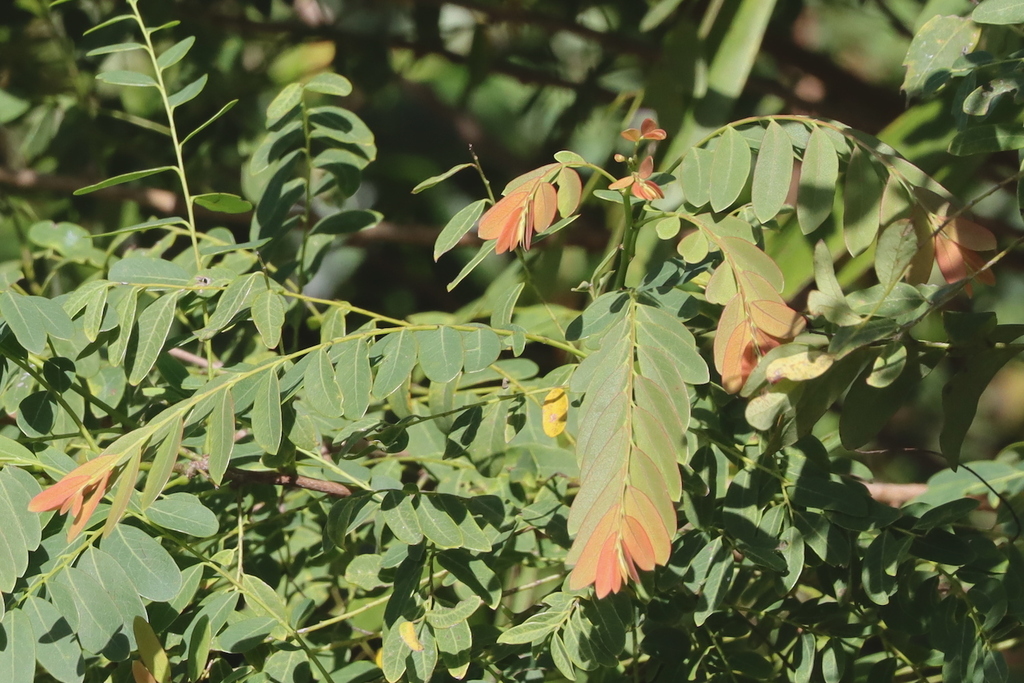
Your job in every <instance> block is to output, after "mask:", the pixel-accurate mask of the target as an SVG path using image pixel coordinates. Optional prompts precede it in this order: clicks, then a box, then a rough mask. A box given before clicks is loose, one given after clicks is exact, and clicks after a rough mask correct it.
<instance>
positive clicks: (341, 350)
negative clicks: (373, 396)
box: [335, 339, 373, 420]
mask: <svg viewBox="0 0 1024 683" xmlns="http://www.w3.org/2000/svg"><path fill="white" fill-rule="evenodd" d="M335 378H336V379H337V382H338V386H340V387H345V390H344V398H343V401H342V402H343V404H344V406H345V417H347V418H349V419H350V420H358V419H359V418H361V417H362V416H363V415H365V414H366V409H367V408H368V407H369V405H370V392H371V388H372V386H373V375H372V373H371V372H370V350H369V347H368V346H367V344H366V342H365V341H363V340H362V339H353V340H350V341H347V342H342V343H341V344H340V345H339V347H338V360H337V362H336V363H335Z"/></svg>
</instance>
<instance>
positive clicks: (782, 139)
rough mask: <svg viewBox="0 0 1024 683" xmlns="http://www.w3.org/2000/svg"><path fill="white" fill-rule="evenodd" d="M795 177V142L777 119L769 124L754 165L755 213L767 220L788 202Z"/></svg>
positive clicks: (752, 190)
mask: <svg viewBox="0 0 1024 683" xmlns="http://www.w3.org/2000/svg"><path fill="white" fill-rule="evenodd" d="M792 180H793V143H791V142H790V140H789V135H787V134H786V131H784V130H783V129H782V126H780V125H779V124H778V123H776V122H775V121H772V122H770V123H769V124H768V129H767V130H766V131H765V134H764V140H763V141H762V143H761V149H760V151H759V152H758V154H757V164H756V165H755V166H754V182H753V185H752V187H751V199H752V200H753V203H754V215H755V216H756V217H757V220H759V221H761V222H762V223H765V222H767V221H769V220H771V219H772V218H774V217H775V215H776V214H777V213H778V212H779V210H780V209H781V208H782V206H783V204H785V203H786V196H787V195H788V194H789V187H790V184H791V183H792Z"/></svg>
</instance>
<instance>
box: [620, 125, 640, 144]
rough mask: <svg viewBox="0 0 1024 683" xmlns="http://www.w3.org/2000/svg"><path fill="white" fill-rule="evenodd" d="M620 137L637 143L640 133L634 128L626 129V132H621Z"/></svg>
mask: <svg viewBox="0 0 1024 683" xmlns="http://www.w3.org/2000/svg"><path fill="white" fill-rule="evenodd" d="M622 137H624V138H626V139H627V140H629V141H630V142H639V141H640V131H639V130H637V129H636V128H627V129H626V130H624V131H622Z"/></svg>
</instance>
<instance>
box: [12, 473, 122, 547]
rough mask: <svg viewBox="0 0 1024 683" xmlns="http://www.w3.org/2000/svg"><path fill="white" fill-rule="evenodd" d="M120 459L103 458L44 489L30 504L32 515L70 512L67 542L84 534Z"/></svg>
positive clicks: (68, 474)
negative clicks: (57, 510) (71, 520)
mask: <svg viewBox="0 0 1024 683" xmlns="http://www.w3.org/2000/svg"><path fill="white" fill-rule="evenodd" d="M119 458H120V456H118V455H115V454H111V455H101V456H99V457H97V458H93V459H92V460H90V461H89V462H87V463H85V464H84V465H79V466H78V467H76V468H75V469H73V470H71V471H70V472H68V473H67V474H66V475H64V477H63V478H62V479H61V480H60V481H58V482H57V483H56V484H54V485H53V486H51V487H49V488H47V489H45V490H43V491H42V492H40V493H39V494H38V495H36V497H35V498H33V499H32V500H31V501H30V502H29V504H28V509H29V511H31V512H45V511H47V510H56V509H58V508H59V509H60V512H61V514H64V513H66V512H68V511H69V510H70V511H71V515H72V516H73V517H74V523H73V524H72V525H71V528H70V529H69V530H68V540H69V541H71V540H73V539H74V538H75V537H76V536H78V534H80V533H81V532H82V529H84V528H85V525H86V524H87V523H88V521H89V517H91V516H92V513H93V512H95V510H96V506H97V505H99V503H100V500H102V499H103V496H104V494H106V492H107V486H108V484H109V483H110V476H111V474H112V472H113V470H114V467H115V466H116V465H117V461H118V460H119Z"/></svg>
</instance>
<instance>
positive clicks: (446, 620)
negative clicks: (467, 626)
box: [426, 596, 483, 632]
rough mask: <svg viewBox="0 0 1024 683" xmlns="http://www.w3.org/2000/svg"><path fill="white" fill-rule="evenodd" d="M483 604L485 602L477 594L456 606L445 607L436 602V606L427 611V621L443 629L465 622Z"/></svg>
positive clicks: (436, 627) (439, 629)
mask: <svg viewBox="0 0 1024 683" xmlns="http://www.w3.org/2000/svg"><path fill="white" fill-rule="evenodd" d="M481 604H483V602H482V601H481V600H480V598H479V597H477V596H473V597H470V598H465V599H463V600H460V601H459V603H458V604H457V605H455V606H454V607H443V606H441V605H439V604H437V603H436V602H435V603H434V606H433V607H432V608H431V609H430V611H429V612H427V615H426V616H427V622H429V623H430V625H431V626H433V627H434V628H435V629H436V631H443V630H445V629H449V628H451V627H452V626H455V625H456V624H460V623H465V622H466V621H467V620H468V619H469V618H470V617H471V616H473V614H474V613H476V611H477V610H478V609H480V605H481ZM436 631H435V632H436Z"/></svg>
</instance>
